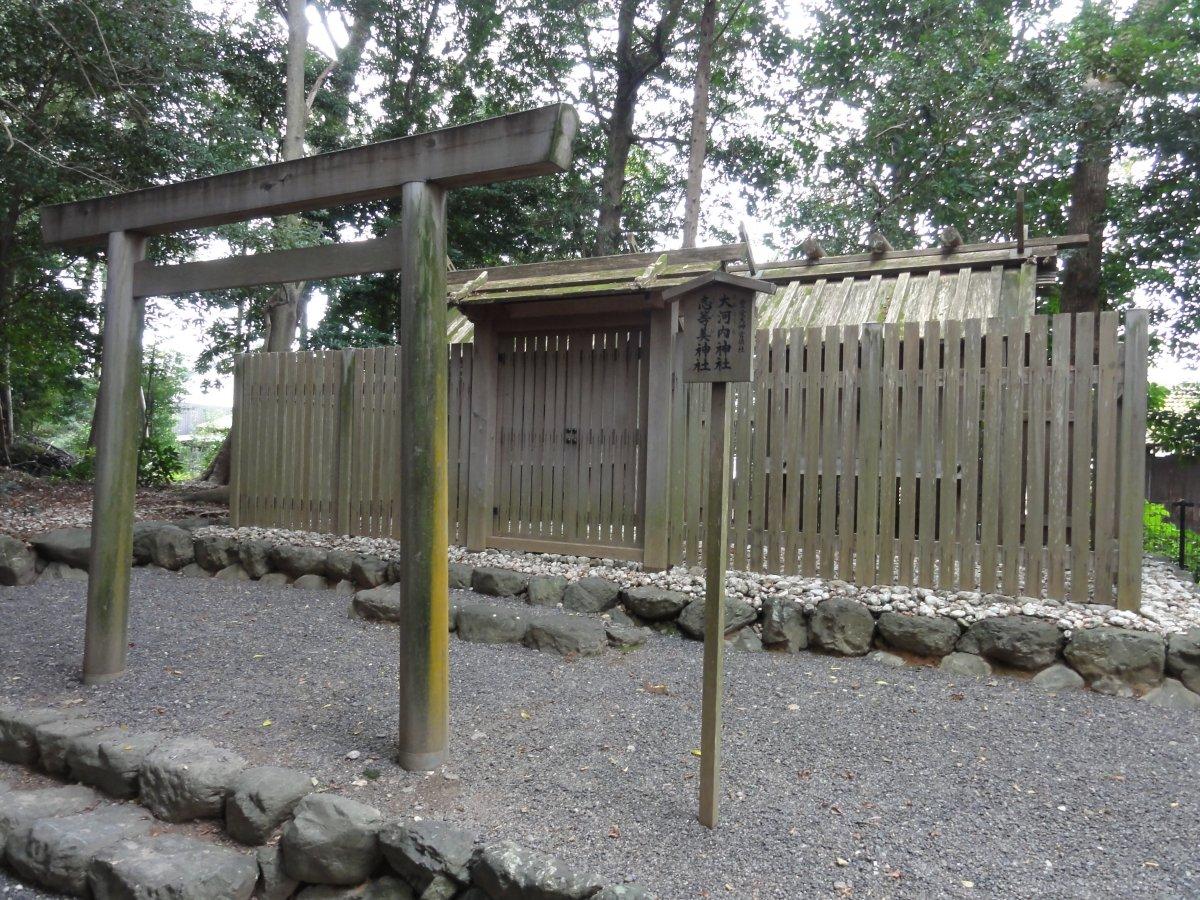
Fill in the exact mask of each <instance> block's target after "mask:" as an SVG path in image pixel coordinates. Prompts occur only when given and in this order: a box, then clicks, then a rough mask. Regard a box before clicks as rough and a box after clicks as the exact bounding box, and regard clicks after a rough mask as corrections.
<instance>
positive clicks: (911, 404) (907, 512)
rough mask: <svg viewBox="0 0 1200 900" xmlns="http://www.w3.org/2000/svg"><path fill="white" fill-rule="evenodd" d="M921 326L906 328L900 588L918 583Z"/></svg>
mask: <svg viewBox="0 0 1200 900" xmlns="http://www.w3.org/2000/svg"><path fill="white" fill-rule="evenodd" d="M920 340H921V326H920V323H918V322H906V323H905V324H904V347H903V355H904V358H903V361H902V365H903V372H904V380H903V387H902V391H903V393H902V396H901V406H902V407H903V413H902V415H901V418H900V422H901V445H902V446H903V448H904V455H903V457H902V459H901V463H900V524H899V529H898V541H899V543H898V546H899V548H900V549H899V557H900V575H899V581H900V584H906V585H914V584H916V583H917V580H916V562H917V555H916V552H915V550H916V537H917V447H918V443H917V425H918V423H919V421H920V418H919V417H920V407H919V405H918V401H917V377H918V375H919V371H918V367H919V365H920V358H921V351H920Z"/></svg>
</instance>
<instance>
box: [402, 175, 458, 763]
mask: <svg viewBox="0 0 1200 900" xmlns="http://www.w3.org/2000/svg"><path fill="white" fill-rule="evenodd" d="M401 210H402V219H401V225H400V230H401V233H402V241H401V248H402V258H401V269H402V271H404V272H405V273H406V274H405V277H404V279H403V281H402V282H401V285H400V335H401V341H402V345H401V351H400V396H401V398H402V399H403V400H404V409H405V413H404V416H403V418H402V420H401V425H400V447H401V453H400V465H399V469H400V473H399V474H400V490H401V496H402V497H403V498H404V502H403V503H402V504H401V505H400V534H402V535H403V536H404V537H403V542H402V547H401V555H402V562H403V565H402V566H401V570H400V601H401V602H400V673H399V690H400V730H399V735H400V739H399V749H398V754H397V761H398V762H399V763H400V765H401V766H403V767H404V768H406V769H409V770H410V771H429V770H432V769H436V768H437V767H438V766H440V765H441V764H442V762H443V761H444V760H445V758H446V748H447V742H448V736H449V729H450V647H449V635H450V583H449V572H448V569H447V564H446V558H447V556H446V555H447V552H448V551H449V546H448V545H449V542H450V535H449V530H448V528H447V522H448V521H449V515H448V511H449V496H448V488H447V474H448V464H447V447H446V440H447V433H446V432H447V429H446V408H447V391H448V381H449V378H448V372H447V366H446V313H447V307H446V263H445V260H446V192H445V191H444V190H442V189H441V188H440V187H438V186H437V185H432V184H420V183H414V184H406V185H405V186H404V193H403V195H402V199H401Z"/></svg>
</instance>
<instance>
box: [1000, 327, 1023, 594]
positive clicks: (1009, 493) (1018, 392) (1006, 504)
mask: <svg viewBox="0 0 1200 900" xmlns="http://www.w3.org/2000/svg"><path fill="white" fill-rule="evenodd" d="M1006 331H1007V334H1006V341H1005V350H1006V353H1007V356H1006V360H1005V362H1006V370H1005V378H1004V382H1005V387H1004V391H1005V394H1004V401H1005V402H1004V424H1003V429H1004V434H1003V442H1004V449H1003V459H1004V464H1003V465H1002V466H1001V468H1000V521H1001V528H1002V538H1001V540H1002V541H1003V556H1002V560H1003V572H1002V580H1001V584H1002V585H1003V589H1004V593H1005V594H1006V595H1007V596H1009V597H1016V596H1018V595H1019V594H1020V592H1021V570H1020V565H1021V524H1022V523H1021V517H1022V514H1023V511H1024V509H1025V485H1024V481H1023V475H1024V473H1023V471H1022V465H1021V463H1022V452H1021V445H1022V441H1021V438H1022V431H1023V429H1024V424H1025V416H1024V414H1023V412H1022V410H1023V409H1024V393H1025V390H1024V389H1025V385H1024V378H1023V375H1024V371H1025V325H1024V322H1023V321H1022V320H1021V319H1019V318H1015V317H1014V318H1012V319H1009V320H1008V327H1007V329H1006Z"/></svg>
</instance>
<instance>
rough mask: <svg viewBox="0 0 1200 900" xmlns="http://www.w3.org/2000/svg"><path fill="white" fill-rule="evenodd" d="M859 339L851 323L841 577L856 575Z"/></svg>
mask: <svg viewBox="0 0 1200 900" xmlns="http://www.w3.org/2000/svg"><path fill="white" fill-rule="evenodd" d="M858 341H859V326H858V325H847V326H846V327H845V329H844V330H843V334H842V372H841V378H840V379H839V380H840V383H841V388H842V398H841V401H842V410H841V416H840V422H841V438H842V441H841V454H840V458H841V477H840V478H839V479H838V487H837V503H838V522H837V527H838V565H837V573H838V578H841V579H843V580H845V581H851V580H853V578H854V568H853V559H854V549H855V548H854V537H855V535H854V498H855V481H856V478H857V474H858V459H857V457H858V445H857V440H856V438H857V435H858V421H857V419H858V417H857V406H858Z"/></svg>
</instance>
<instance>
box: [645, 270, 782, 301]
mask: <svg viewBox="0 0 1200 900" xmlns="http://www.w3.org/2000/svg"><path fill="white" fill-rule="evenodd" d="M710 284H723V285H727V286H729V287H732V288H741V289H742V290H745V291H754V292H756V293H759V294H773V293H775V289H776V288H775V285H773V284H771V282H769V281H762V280H760V279H758V278H747V277H746V276H744V275H730V274H729V273H728V272H726V271H724V270H722V269H714V270H713V271H711V272H705V273H704V274H703V275H698V276H696V277H695V278H693V279H691V280H690V281H685V282H684V283H683V284H677V285H675V286H674V287H669V288H667V289H666V290H665V291H663V292H662V298H663V300H668V301H669V300H676V299H678V298H679V297H683V296H685V295H687V294H690V293H691V292H692V291H694V290H697V289H698V288H702V287H705V286H706V285H710Z"/></svg>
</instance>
